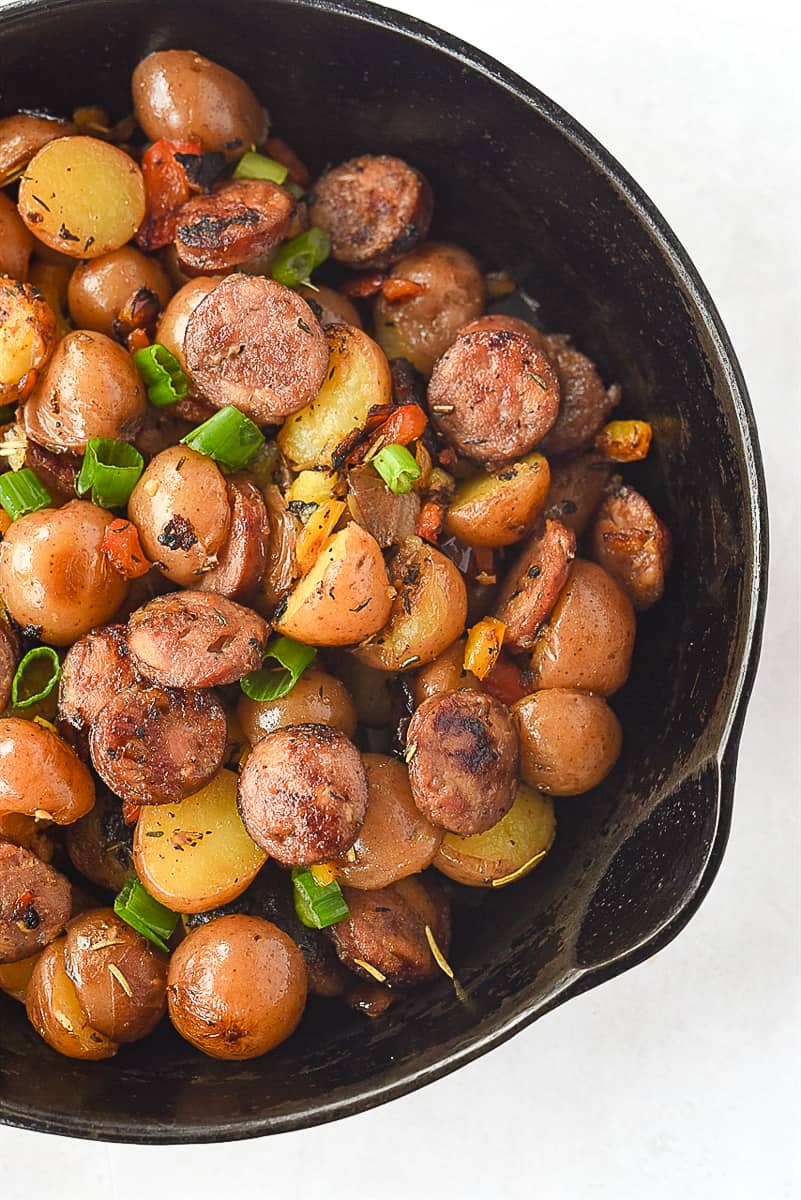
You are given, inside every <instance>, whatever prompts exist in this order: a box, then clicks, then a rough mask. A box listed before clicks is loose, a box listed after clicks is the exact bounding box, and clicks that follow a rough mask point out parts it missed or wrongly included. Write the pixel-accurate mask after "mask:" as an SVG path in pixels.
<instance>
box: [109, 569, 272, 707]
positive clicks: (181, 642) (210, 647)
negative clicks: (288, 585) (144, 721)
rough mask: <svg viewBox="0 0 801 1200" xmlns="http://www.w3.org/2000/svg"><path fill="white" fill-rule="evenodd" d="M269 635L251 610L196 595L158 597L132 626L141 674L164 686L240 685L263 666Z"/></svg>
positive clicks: (133, 648) (130, 634)
mask: <svg viewBox="0 0 801 1200" xmlns="http://www.w3.org/2000/svg"><path fill="white" fill-rule="evenodd" d="M268 633H269V626H268V625H267V622H266V621H265V620H263V618H262V617H260V616H258V615H257V614H256V613H254V612H251V610H250V609H249V608H243V606H242V605H241V604H235V603H234V602H233V600H228V599H227V598H226V597H225V596H215V595H212V594H210V593H204V592H193V591H185V592H170V593H169V594H168V595H166V596H157V597H156V598H155V600H151V601H150V603H149V604H146V605H145V606H144V608H140V609H138V611H137V612H135V613H133V614H132V615H131V619H130V621H129V622H128V642H129V645H130V648H131V654H132V655H133V660H134V663H135V664H136V667H137V670H138V671H139V673H140V674H141V675H143V676H144V678H145V679H148V680H151V681H152V682H153V683H158V684H161V686H162V687H188V688H205V687H221V686H222V685H223V684H226V683H236V682H237V681H238V680H240V679H241V678H242V676H243V675H247V674H248V672H249V671H255V670H256V669H257V668H258V667H260V666H261V663H262V659H263V657H264V650H265V648H266V645H267V635H268Z"/></svg>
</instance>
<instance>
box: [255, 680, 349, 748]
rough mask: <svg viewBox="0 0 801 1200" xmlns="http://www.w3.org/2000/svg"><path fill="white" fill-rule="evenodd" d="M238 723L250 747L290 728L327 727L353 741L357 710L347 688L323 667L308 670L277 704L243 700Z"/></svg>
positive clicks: (274, 702) (269, 701) (266, 701)
mask: <svg viewBox="0 0 801 1200" xmlns="http://www.w3.org/2000/svg"><path fill="white" fill-rule="evenodd" d="M237 714H238V716H239V722H240V725H241V726H242V730H243V732H244V734H245V737H246V738H247V739H248V741H249V742H250V744H251V746H255V744H256V742H260V741H261V739H262V738H263V737H266V736H267V734H268V733H273V732H274V730H276V729H283V728H285V727H286V726H287V725H328V726H330V728H332V729H340V730H341V731H342V732H343V733H345V734H347V736H348V737H349V738H352V737H353V735H354V733H355V732H356V710H355V708H354V707H353V701H352V700H351V698H350V696H349V695H348V692H347V689H346V688H345V686H344V684H342V683H340V681H339V680H338V679H337V678H336V677H335V676H334V675H329V674H328V672H327V671H323V670H321V669H320V667H316V666H311V667H307V668H306V670H305V671H304V672H303V674H302V675H301V677H300V679H299V680H298V681H297V683H296V684H295V686H294V687H293V688H292V691H291V692H287V694H286V695H285V696H280V697H279V698H278V699H277V700H251V699H250V698H249V697H248V696H244V695H243V696H241V697H240V700H239V706H238V709H237Z"/></svg>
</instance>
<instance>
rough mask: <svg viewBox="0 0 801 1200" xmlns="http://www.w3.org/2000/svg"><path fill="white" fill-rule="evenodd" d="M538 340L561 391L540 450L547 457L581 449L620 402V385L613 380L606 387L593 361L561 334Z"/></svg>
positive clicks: (546, 336)
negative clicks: (560, 402)
mask: <svg viewBox="0 0 801 1200" xmlns="http://www.w3.org/2000/svg"><path fill="white" fill-rule="evenodd" d="M542 341H543V345H544V348H545V352H546V354H547V355H548V357H549V358H550V360H551V362H552V363H553V366H554V369H555V371H556V375H557V378H558V379H559V388H560V391H561V393H562V404H561V407H560V409H559V416H558V417H557V418H556V422H555V424H554V426H553V429H552V430H551V431H550V433H549V434H548V435H547V437H545V438H543V442H542V446H541V449H542V452H543V454H547V455H549V456H551V455H559V454H569V453H570V452H571V451H573V450H583V449H584V447H585V446H589V445H590V443H591V442H592V439H593V438H594V437H595V435H596V433H597V432H598V430H599V429H600V428H601V426H602V425H603V424H604V422H605V421H606V419H607V418H608V416H609V414H610V413H611V411H612V409H613V408H615V407H616V406H617V405H618V404H619V403H620V387H619V385H618V384H616V383H613V384H612V386H611V387H610V388H606V387H605V386H604V383H603V380H602V379H601V376H600V375H599V374H598V368H597V367H596V366H595V363H594V362H592V360H591V359H589V358H587V355H586V354H582V353H581V352H580V351H578V350H574V349H573V347H572V346H571V345H570V339H569V338H567V337H565V336H564V335H563V334H560V333H551V334H546V335H545V336H544V337H543V339H542Z"/></svg>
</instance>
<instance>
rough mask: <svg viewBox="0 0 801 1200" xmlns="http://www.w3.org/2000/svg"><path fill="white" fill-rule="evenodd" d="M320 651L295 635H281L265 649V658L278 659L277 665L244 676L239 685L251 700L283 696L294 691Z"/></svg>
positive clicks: (276, 698)
mask: <svg viewBox="0 0 801 1200" xmlns="http://www.w3.org/2000/svg"><path fill="white" fill-rule="evenodd" d="M316 654H317V651H316V650H315V649H314V648H313V647H312V646H304V645H303V643H302V642H296V641H293V639H292V638H288V637H278V638H276V639H275V640H274V641H273V642H271V643H270V644H269V645H268V646H267V649H266V651H265V654H264V659H265V662H266V661H267V659H271V658H272V659H275V661H276V662H277V663H278V666H277V667H262V668H261V670H259V671H251V672H250V674H249V675H245V676H244V678H242V679H240V681H239V686H240V687H241V689H242V691H243V692H244V693H245V695H246V696H247V697H249V699H251V700H279V699H280V698H281V696H286V694H287V692H291V691H292V689H293V687H294V686H295V684H296V683H297V682H298V680H299V679H300V677H301V675H302V674H303V672H304V671H305V670H306V668H307V667H308V665H309V663H312V662H314V659H315V656H316Z"/></svg>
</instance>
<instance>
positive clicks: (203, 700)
mask: <svg viewBox="0 0 801 1200" xmlns="http://www.w3.org/2000/svg"><path fill="white" fill-rule="evenodd" d="M226 737H227V728H226V720H225V711H224V709H223V707H222V705H221V704H220V703H219V701H218V700H217V698H216V696H214V694H213V693H211V692H208V691H205V692H199V691H183V690H180V689H173V688H168V689H162V688H158V687H149V688H142V687H137V688H128V690H127V691H124V692H120V693H119V694H118V695H116V696H115V697H114V698H113V699H112V700H110V701H109V702H108V703H107V704H106V706H105V707H104V709H103V711H102V712H101V713H100V715H99V716H98V717H97V719H96V720H95V722H94V724H93V725H92V729H91V733H90V736H89V749H90V752H91V755H92V765H93V766H94V768H95V770H96V771H97V773H98V775H99V776H100V778H101V779H102V780H103V782H104V783H105V784H106V785H107V786H108V787H110V788H111V790H112V792H114V794H115V795H116V796H119V797H120V798H121V799H122V800H128V801H130V802H131V803H132V804H169V803H171V802H172V803H176V802H177V801H178V800H183V799H184V797H185V796H191V795H192V793H193V792H197V791H199V790H200V788H202V787H203V786H204V785H205V784H207V783H208V782H209V780H211V779H213V778H214V776H215V775H216V774H217V772H218V770H219V769H220V767H221V766H222V762H223V758H224V757H225V743H226Z"/></svg>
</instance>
